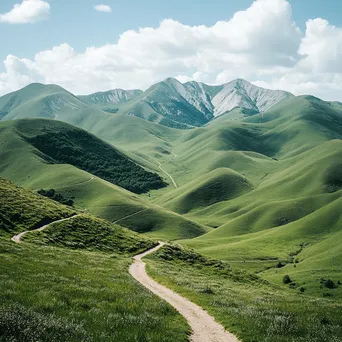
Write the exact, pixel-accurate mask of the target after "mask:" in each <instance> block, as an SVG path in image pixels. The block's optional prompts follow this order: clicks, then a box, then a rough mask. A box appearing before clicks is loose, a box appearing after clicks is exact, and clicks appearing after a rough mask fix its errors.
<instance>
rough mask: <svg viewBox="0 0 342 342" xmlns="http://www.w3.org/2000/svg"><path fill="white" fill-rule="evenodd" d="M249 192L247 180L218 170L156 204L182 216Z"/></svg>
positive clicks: (164, 197) (227, 171)
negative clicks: (160, 204)
mask: <svg viewBox="0 0 342 342" xmlns="http://www.w3.org/2000/svg"><path fill="white" fill-rule="evenodd" d="M251 190H252V184H251V183H250V182H249V181H248V179H247V178H245V177H243V176H241V175H240V174H238V173H237V172H235V171H233V170H230V169H224V168H218V169H216V170H214V171H211V172H209V173H208V174H206V175H204V176H201V177H199V178H198V179H196V180H194V181H192V182H190V183H189V184H187V185H184V186H182V187H181V188H178V189H177V190H175V191H173V192H171V193H170V194H168V195H165V196H163V197H162V198H160V199H159V200H158V203H162V204H163V206H165V207H166V208H169V209H172V210H174V211H176V212H178V213H181V214H184V213H188V212H189V211H191V210H195V209H200V208H205V207H208V206H210V205H212V204H215V203H217V202H221V201H227V200H231V199H233V198H235V197H238V196H241V195H243V194H244V193H246V192H248V191H251Z"/></svg>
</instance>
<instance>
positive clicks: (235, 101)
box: [212, 79, 293, 117]
mask: <svg viewBox="0 0 342 342" xmlns="http://www.w3.org/2000/svg"><path fill="white" fill-rule="evenodd" d="M292 96H293V95H292V94H290V93H288V92H286V91H282V90H270V89H264V88H260V87H257V86H255V85H253V84H251V83H249V82H247V81H245V80H242V79H237V80H235V81H232V82H230V83H227V84H225V85H224V86H223V89H222V90H221V91H220V92H219V93H218V94H217V95H216V96H215V97H213V99H212V103H213V106H214V116H215V117H217V116H220V115H222V114H225V113H227V112H229V111H231V110H232V109H234V108H236V107H239V108H241V109H242V111H243V112H245V113H246V114H256V113H261V112H265V111H267V110H268V109H270V108H272V107H273V106H274V105H276V104H278V103H279V102H281V101H282V100H284V99H286V98H288V97H292Z"/></svg>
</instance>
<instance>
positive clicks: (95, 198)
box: [0, 119, 206, 239]
mask: <svg viewBox="0 0 342 342" xmlns="http://www.w3.org/2000/svg"><path fill="white" fill-rule="evenodd" d="M47 131H49V132H50V134H51V136H54V134H55V135H56V136H59V134H60V133H61V135H62V136H63V134H66V133H68V134H69V135H68V136H69V137H72V139H70V140H69V141H68V142H69V143H70V144H71V145H70V146H72V147H73V149H74V150H75V151H82V153H88V152H89V151H87V152H84V146H83V145H82V141H83V140H82V139H83V138H82V139H81V140H78V137H80V136H81V137H82V136H83V135H84V134H86V136H87V139H86V141H87V143H89V142H93V144H92V145H93V146H95V145H96V144H99V147H100V148H99V149H98V151H97V153H98V154H99V156H100V159H99V162H100V161H101V155H102V154H103V155H105V153H106V150H107V149H111V150H112V151H116V153H117V150H115V149H114V148H113V147H111V146H110V145H108V144H105V143H103V142H101V141H100V140H98V139H97V138H95V137H93V136H91V135H89V134H88V133H86V132H84V131H82V130H79V129H77V128H74V127H72V126H70V125H67V124H64V123H61V122H58V121H52V120H43V119H28V120H14V121H8V122H4V123H1V124H0V140H1V142H2V143H1V146H0V160H1V163H0V164H1V166H0V175H1V176H2V177H4V178H8V179H10V180H12V181H14V182H15V183H16V184H18V185H21V186H25V187H28V188H31V189H35V190H38V189H41V188H43V189H51V188H53V189H55V190H56V191H57V192H58V193H61V194H62V195H63V196H65V197H66V198H71V199H73V200H74V202H75V205H76V207H81V208H86V209H88V210H89V211H90V213H92V214H95V215H98V216H100V217H102V218H105V219H107V220H109V221H112V222H114V221H118V220H120V224H121V225H123V226H126V221H127V226H129V228H131V229H132V230H137V231H138V230H139V229H141V223H140V219H139V215H137V213H140V212H143V211H146V210H147V209H148V210H149V211H150V213H151V215H150V218H149V220H148V225H147V226H145V228H144V232H145V233H148V232H153V233H154V234H155V233H156V231H158V230H159V229H163V232H162V233H161V235H162V236H164V237H165V238H170V239H177V238H181V237H183V238H187V237H189V238H190V237H194V236H197V235H198V234H203V233H204V232H205V231H206V230H205V229H204V228H203V227H202V226H201V225H199V224H196V223H194V222H192V221H189V220H187V219H185V218H183V217H182V216H179V215H176V214H174V213H172V212H169V211H166V210H165V209H162V208H160V207H158V206H157V205H154V204H152V203H148V202H146V201H144V200H143V199H142V198H139V197H138V196H137V195H136V194H134V193H132V192H129V191H127V190H125V189H123V188H121V187H119V186H117V185H114V184H112V183H110V182H108V181H106V180H104V179H102V178H101V177H100V176H96V175H95V174H92V173H89V172H87V171H85V170H81V169H80V168H78V167H76V166H74V165H72V164H68V163H67V162H69V163H70V161H67V160H64V161H63V162H62V163H61V162H60V161H59V162H57V161H56V160H55V159H53V158H52V157H51V156H49V155H47V154H45V153H44V152H42V151H41V150H38V149H37V148H36V147H35V146H34V144H33V143H32V141H34V140H35V137H39V136H41V135H43V136H44V134H46V132H47ZM70 134H71V135H70ZM75 137H76V138H77V139H74V138H75ZM32 139H33V140H32ZM55 141H57V140H49V139H47V145H44V144H43V143H44V140H41V143H42V144H43V146H45V147H44V148H41V149H45V148H46V146H49V150H51V149H53V150H54V151H57V150H58V149H57V148H54V145H53V144H52V143H54V142H55ZM51 144H52V145H51ZM58 144H59V142H58V143H56V145H55V146H56V147H57V146H59V145H58ZM70 146H69V147H70ZM69 147H68V148H69ZM44 151H45V150H44ZM120 156H121V157H124V155H123V154H121V152H120ZM121 157H120V158H121ZM125 160H126V159H125ZM131 163H132V162H131V161H129V164H128V167H129V169H130V170H131V171H132V168H131V165H132V164H131ZM123 165H124V164H123ZM123 165H120V167H122V166H123ZM134 165H135V164H134ZM88 170H89V171H91V170H90V169H88ZM121 170H123V169H122V168H121ZM139 170H143V169H142V168H141V167H139ZM144 172H146V171H144ZM136 176H137V174H135V173H132V177H133V179H135V178H134V177H136ZM126 217H129V218H127V220H124V218H126ZM146 222H147V221H146ZM161 222H162V224H161Z"/></svg>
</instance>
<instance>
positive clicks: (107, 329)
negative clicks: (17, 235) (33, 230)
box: [0, 238, 188, 342]
mask: <svg viewBox="0 0 342 342" xmlns="http://www.w3.org/2000/svg"><path fill="white" fill-rule="evenodd" d="M129 263H130V260H129V259H128V258H127V256H125V255H122V254H115V253H112V252H110V253H100V252H89V251H83V250H82V251H73V250H69V249H65V248H63V249H62V248H55V247H48V246H47V247H39V246H37V245H33V244H28V243H25V244H22V245H20V246H18V245H15V244H14V243H13V242H10V241H9V239H4V238H1V241H0V265H1V266H0V284H1V285H0V286H1V294H0V302H1V304H0V313H1V314H0V341H6V342H7V341H27V342H33V341H155V342H159V341H169V342H174V341H177V342H178V341H179V342H183V341H184V342H185V341H187V332H188V326H187V325H186V323H185V321H184V320H183V319H182V317H181V316H180V315H179V314H177V313H176V312H175V310H173V309H172V308H171V307H170V306H169V305H167V304H166V303H165V302H163V301H161V300H159V299H158V298H157V297H156V296H154V295H152V294H151V293H150V292H149V291H147V290H145V289H144V288H142V287H141V286H140V285H138V283H137V282H136V281H135V280H133V278H132V277H131V276H130V275H129V274H128V272H127V269H128V265H129Z"/></svg>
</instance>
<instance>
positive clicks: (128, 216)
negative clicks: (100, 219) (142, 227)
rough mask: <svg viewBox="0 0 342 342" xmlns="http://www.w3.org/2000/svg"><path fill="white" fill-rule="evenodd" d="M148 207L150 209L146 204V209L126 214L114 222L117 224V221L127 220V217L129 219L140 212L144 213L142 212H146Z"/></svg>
mask: <svg viewBox="0 0 342 342" xmlns="http://www.w3.org/2000/svg"><path fill="white" fill-rule="evenodd" d="M148 209H150V208H149V207H148V206H147V205H146V206H145V209H142V210H139V211H137V212H136V213H133V214H130V215H127V216H125V217H121V218H120V219H118V220H116V221H113V223H114V224H115V223H118V222H120V221H123V220H126V219H128V218H130V217H132V216H135V215H138V214H140V213H142V212H144V211H146V210H148Z"/></svg>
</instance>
